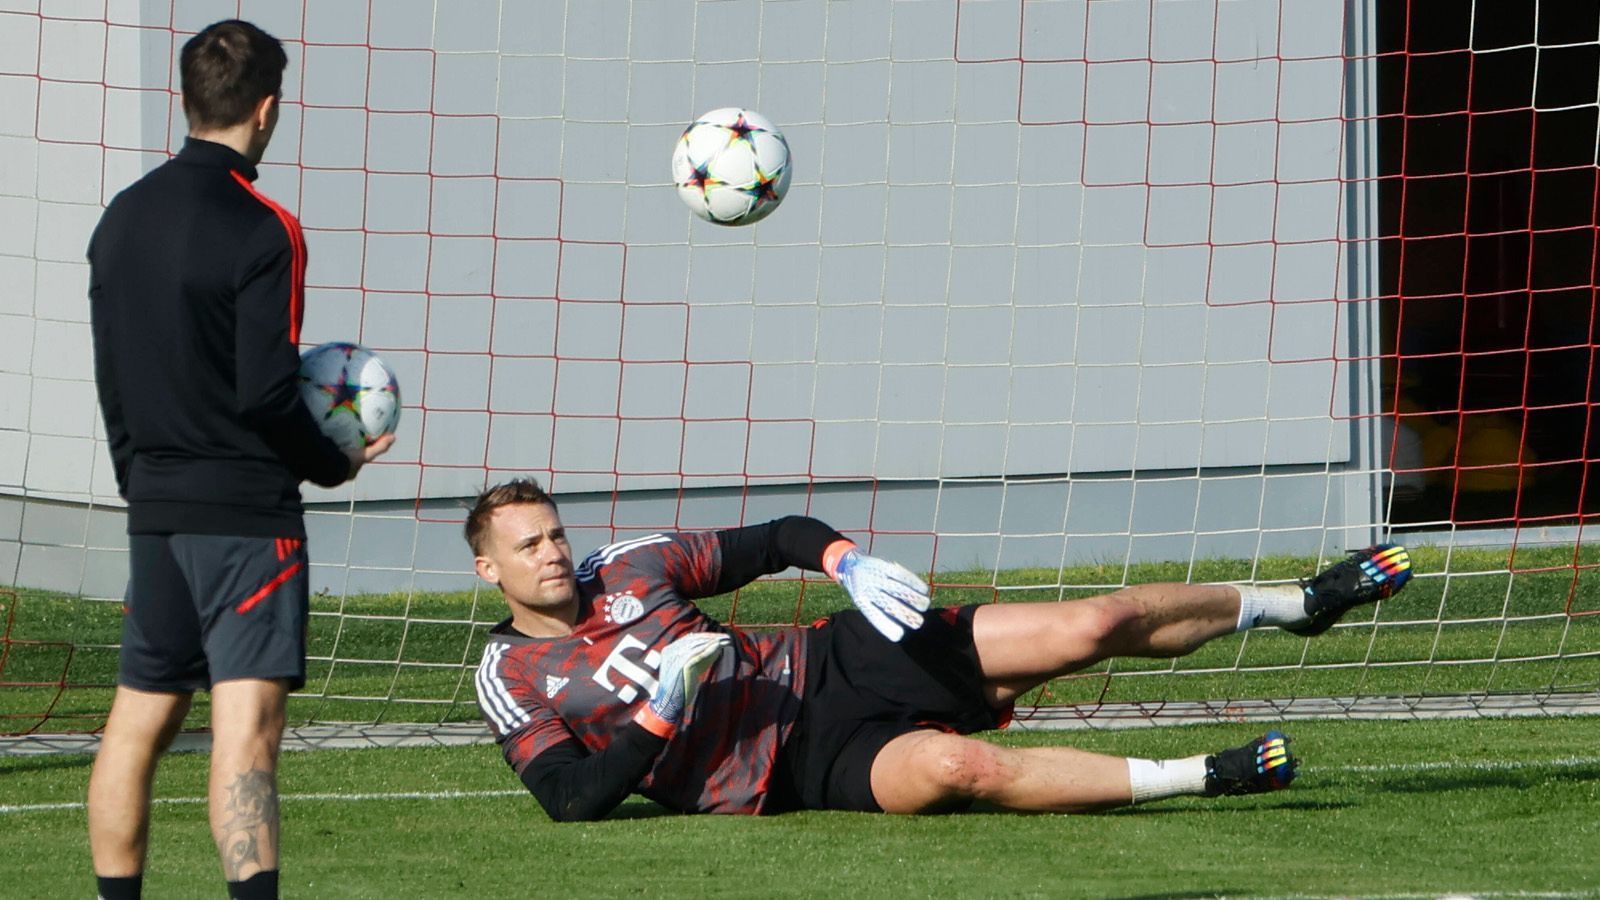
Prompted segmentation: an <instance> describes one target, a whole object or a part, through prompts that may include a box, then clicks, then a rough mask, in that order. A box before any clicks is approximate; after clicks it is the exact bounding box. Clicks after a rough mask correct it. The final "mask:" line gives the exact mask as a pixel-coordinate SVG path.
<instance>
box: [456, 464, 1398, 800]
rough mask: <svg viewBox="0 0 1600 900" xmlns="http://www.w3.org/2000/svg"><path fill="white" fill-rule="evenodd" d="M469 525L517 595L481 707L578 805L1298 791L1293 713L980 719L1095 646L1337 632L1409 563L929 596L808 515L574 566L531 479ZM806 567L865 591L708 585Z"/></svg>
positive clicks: (1161, 652)
mask: <svg viewBox="0 0 1600 900" xmlns="http://www.w3.org/2000/svg"><path fill="white" fill-rule="evenodd" d="M466 537H467V542H468V544H470V545H471V547H472V551H473V554H474V556H475V557H476V567H477V571H478V574H479V576H481V577H482V578H483V579H484V580H486V581H488V582H490V583H492V584H494V585H496V586H498V587H499V588H500V591H501V593H502V594H503V595H504V596H505V599H506V602H507V604H508V605H509V606H510V608H511V616H510V617H509V618H507V619H506V620H505V621H503V622H501V623H500V624H498V625H496V626H495V627H494V628H493V629H491V632H490V638H489V643H488V645H487V646H486V647H485V648H484V653H483V661H482V663H481V664H480V666H479V668H478V673H477V690H478V704H479V706H480V707H481V708H482V710H483V713H484V716H485V718H486V719H488V721H489V724H490V726H491V727H492V728H493V730H494V734H495V737H496V739H497V740H498V741H499V742H500V744H501V748H502V750H503V752H504V754H505V759H506V762H507V763H509V764H510V765H511V767H512V768H513V769H515V770H516V772H517V774H518V776H520V778H521V779H522V782H523V784H525V785H526V786H527V788H528V790H529V791H531V792H532V793H533V795H534V796H535V797H537V798H538V800H539V803H540V804H541V805H542V806H543V807H544V808H545V811H546V812H548V813H549V814H550V816H551V818H554V819H557V820H562V821H566V820H585V819H595V818H599V817H601V816H604V815H606V814H607V813H609V812H610V811H611V810H612V809H614V808H615V807H616V806H617V804H618V803H620V802H622V800H623V798H625V797H626V796H627V795H628V794H630V793H633V792H635V791H637V792H639V793H641V794H644V795H645V796H647V797H650V798H651V799H653V800H656V801H657V802H659V803H661V804H663V805H665V806H667V807H669V808H671V809H674V810H679V811H683V812H727V813H762V812H779V811H783V810H788V809H846V810H873V811H876V810H882V811H887V812H897V813H922V812H937V811H944V810H950V809H959V808H962V807H964V806H966V805H968V804H970V803H971V802H973V801H975V800H981V801H985V802H987V803H991V804H994V805H996V806H1000V807H1003V808H1006V809H1013V810H1034V811H1056V812H1083V811H1089V810H1096V809H1105V808H1108V807H1114V806H1121V805H1125V804H1128V803H1138V802H1142V801H1145V800H1155V799H1159V798H1162V797H1171V796H1177V795H1182V794H1202V795H1207V796H1216V795H1221V794H1250V793H1257V792H1261V791H1268V790H1274V789H1277V788H1282V787H1287V786H1288V784H1289V782H1290V781H1291V780H1293V778H1294V774H1295V767H1296V765H1297V763H1296V761H1295V759H1294V757H1293V755H1292V754H1290V752H1289V750H1288V747H1287V744H1288V738H1286V737H1284V736H1283V735H1282V734H1279V733H1278V732H1269V733H1268V734H1267V735H1265V736H1264V737H1261V738H1259V739H1257V740H1254V741H1251V742H1250V743H1248V744H1245V745H1244V746H1242V747H1238V748H1235V749H1231V750H1223V751H1221V752H1219V753H1215V754H1202V755H1199V756H1192V757H1188V758H1186V759H1172V760H1162V761H1155V760H1144V759H1124V758H1121V757H1112V756H1104V755H1101V754H1097V753H1087V752H1084V751H1081V750H1074V749H1071V748H1067V747H1042V748H1033V749H1023V750H1015V749H1007V748H1004V747H999V746H996V745H994V744H991V743H988V742H986V741H981V740H977V739H974V738H969V737H965V736H964V735H967V734H970V733H972V732H975V731H982V730H985V729H990V728H996V727H999V726H1001V725H1003V724H1004V723H1005V722H1006V721H1007V719H1008V718H1009V716H1010V711H1011V705H1012V704H1013V703H1014V702H1015V701H1016V699H1017V698H1018V697H1019V696H1021V695H1022V694H1023V693H1025V692H1026V691H1028V690H1030V689H1032V688H1034V687H1036V686H1038V685H1039V684H1042V683H1043V682H1045V681H1047V680H1049V679H1051V678H1054V677H1056V676H1058V675H1063V674H1066V673H1068V672H1074V671H1078V670H1080V669H1083V668H1085V667H1088V666H1090V665H1093V664H1094V663H1096V662H1099V661H1100V660H1103V659H1107V658H1109V657H1112V656H1146V657H1172V656H1182V655H1184V654H1186V653H1189V652H1191V651H1193V650H1195V649H1196V648H1198V647H1199V646H1200V645H1202V644H1204V643H1205V642H1206V641H1209V640H1211V639H1212V638H1215V637H1218V636H1220V635H1223V634H1229V633H1232V632H1234V631H1241V630H1244V629H1246V628H1253V627H1256V626H1267V625H1276V626H1280V627H1283V628H1287V629H1288V630H1290V631H1292V632H1294V633H1297V634H1304V635H1315V634H1320V633H1322V632H1324V631H1326V630H1327V629H1328V628H1330V627H1332V625H1333V624H1334V622H1336V621H1337V620H1338V619H1339V618H1340V617H1341V616H1342V615H1343V614H1344V613H1345V612H1346V611H1347V610H1349V609H1350V608H1352V607H1354V606H1357V605H1360V604H1364V603H1372V602H1374V601H1377V600H1380V599H1382V598H1385V597H1388V596H1390V595H1391V594H1393V593H1394V592H1395V591H1397V590H1399V589H1400V588H1401V587H1403V586H1404V585H1405V584H1406V582H1407V581H1408V580H1409V579H1410V577H1411V562H1410V559H1409V557H1408V556H1407V554H1406V551H1405V549H1404V548H1402V547H1398V546H1389V545H1384V546H1379V547H1373V548H1370V549H1368V550H1362V551H1359V552H1356V553H1353V554H1351V555H1350V557H1349V558H1348V559H1346V560H1343V561H1341V562H1339V563H1336V564H1334V565H1333V566H1331V567H1330V568H1328V569H1327V570H1325V571H1324V572H1322V573H1321V574H1319V575H1317V576H1316V577H1315V578H1312V579H1310V580H1309V581H1307V582H1305V583H1304V584H1303V585H1280V586H1275V587H1265V586H1255V585H1242V586H1237V587H1236V586H1230V585H1187V584H1148V585H1137V586H1134V587H1129V588H1124V589H1123V590H1120V591H1117V592H1116V593H1114V594H1108V595H1105V596H1101V597H1092V598H1088V599H1084V600H1073V601H1068V602H1063V603H1027V604H1021V603H1019V604H990V605H980V606H967V607H960V608H951V609H935V610H932V611H931V612H930V611H928V605H929V600H928V589H927V586H926V585H925V584H923V583H922V581H921V580H920V579H918V578H917V577H916V576H915V575H913V574H911V573H910V572H908V571H906V570H905V569H904V568H901V567H900V566H898V565H895V564H893V563H888V562H885V561H883V560H880V559H876V558H874V557H871V556H867V555H865V554H863V553H862V552H861V551H860V550H859V549H857V548H856V547H855V545H854V544H852V543H851V542H850V541H848V540H846V539H844V538H843V537H841V536H840V535H839V533H838V532H836V531H834V530H833V529H832V528H829V527H828V526H827V525H824V524H822V523H821V522H819V521H817V520H815V519H809V518H801V517H797V516H791V517H788V518H784V519H779V520H777V521H774V522H769V523H767V524H765V525H755V526H750V527H745V528H734V529H728V530H724V531H717V532H698V533H682V534H655V535H650V536H648V537H641V538H635V539H633V540H629V541H622V542H620V543H616V544H612V545H610V546H607V547H602V548H601V549H599V550H597V551H595V552H594V553H592V554H590V555H589V556H588V557H587V558H586V559H584V561H583V563H582V564H581V565H579V566H578V567H577V568H576V569H574V568H573V563H572V550H571V547H570V546H569V545H568V543H567V537H566V532H565V530H564V529H563V527H562V524H561V517H560V515H559V513H558V512H557V511H556V505H555V501H554V500H552V499H551V498H550V497H549V495H547V494H546V493H545V492H544V491H543V490H542V489H540V487H539V486H538V484H537V483H535V482H533V481H512V482H509V483H507V484H502V485H499V486H497V487H493V488H490V489H488V490H486V491H484V492H483V493H482V494H481V495H479V497H478V499H477V502H476V504H475V505H474V506H473V508H472V511H471V513H470V514H469V515H468V517H467V522H466ZM790 566H797V567H800V568H804V569H810V570H813V571H822V572H826V573H828V575H830V576H831V577H832V578H833V579H834V580H835V581H837V582H839V583H840V584H841V585H842V586H843V587H844V589H845V591H846V593H848V594H849V595H850V598H851V600H852V601H854V603H855V605H856V606H857V607H858V609H855V610H845V611H843V612H839V613H835V614H834V615H832V616H830V617H828V618H827V619H826V620H824V621H822V622H819V623H817V624H816V625H813V626H811V627H809V628H783V629H777V630H773V631H762V632H745V631H742V630H740V629H738V628H731V627H728V626H726V625H722V624H721V623H718V622H716V621H715V620H713V619H711V618H710V617H708V616H707V615H705V614H704V613H703V612H701V611H700V610H699V609H698V608H697V607H696V606H695V605H694V604H693V603H692V602H691V601H693V600H695V599H696V598H700V597H709V596H712V595H715V594H721V593H725V592H727V591H732V590H735V589H737V588H739V587H741V586H743V585H745V584H747V583H749V582H750V581H752V580H753V579H755V578H756V577H758V576H760V575H763V574H768V573H773V572H779V571H782V570H783V569H785V568H788V567H790ZM925 613H926V614H925Z"/></svg>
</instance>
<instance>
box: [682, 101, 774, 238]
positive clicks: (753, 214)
mask: <svg viewBox="0 0 1600 900" xmlns="http://www.w3.org/2000/svg"><path fill="white" fill-rule="evenodd" d="M789 175H790V167H789V143H788V142H787V141H785V140H784V139H783V133H782V132H780V131H778V129H777V128H776V127H775V126H774V125H773V124H772V123H771V122H770V121H768V120H767V118H766V117H765V116H763V115H761V114H760V113H758V112H755V111H753V110H748V109H740V108H738V107H733V106H729V107H724V108H722V109H713V110H712V111H710V112H708V113H706V114H705V115H703V116H701V117H700V118H698V119H695V120H694V122H693V123H692V124H691V125H690V126H689V127H688V128H686V129H684V132H683V136H682V137H680V138H679V139H678V146H677V149H675V150H674V151H673V153H672V180H673V181H674V182H675V183H676V184H677V186H678V197H679V198H681V199H682V200H683V202H684V203H685V204H686V205H687V206H688V207H689V209H690V210H692V211H693V212H694V214H695V215H697V216H699V217H700V218H702V219H705V220H706V221H707V222H715V223H716V224H718V225H749V224H751V223H753V222H759V221H761V220H762V219H764V218H766V217H767V216H769V215H771V214H772V211H773V210H775V209H777V208H778V204H779V203H782V202H783V196H784V194H786V193H788V192H789Z"/></svg>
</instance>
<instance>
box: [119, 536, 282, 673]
mask: <svg viewBox="0 0 1600 900" xmlns="http://www.w3.org/2000/svg"><path fill="white" fill-rule="evenodd" d="M128 549H129V557H130V558H129V573H128V590H127V594H126V595H125V599H124V601H123V613H124V615H123V618H122V653H121V658H120V660H119V666H118V673H117V683H118V684H124V685H127V686H128V687H131V688H138V689H139V690H144V691H157V692H161V693H188V692H191V691H195V690H200V689H204V688H209V687H210V686H211V685H213V684H215V683H216V682H219V681H230V680H233V679H237V678H263V679H275V678H286V679H288V680H289V682H290V686H291V689H293V688H299V687H300V686H301V685H303V684H305V681H306V616H307V610H308V606H309V601H310V596H309V593H308V585H309V584H310V579H309V577H308V573H307V571H306V570H307V567H308V563H307V560H306V548H305V541H303V540H301V539H299V538H259V537H231V536H225V535H213V534H130V535H128Z"/></svg>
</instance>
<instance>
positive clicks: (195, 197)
mask: <svg viewBox="0 0 1600 900" xmlns="http://www.w3.org/2000/svg"><path fill="white" fill-rule="evenodd" d="M255 178H256V170H255V167H254V166H252V165H251V164H250V162H249V161H248V160H246V159H245V158H244V157H243V156H241V155H239V154H238V153H237V152H235V151H234V150H233V149H232V148H229V147H225V146H223V145H221V144H216V143H212V142H210V141H201V140H196V139H194V138H190V139H189V140H187V141H186V142H185V143H184V145H183V150H182V151H181V152H180V153H178V155H177V156H176V157H174V158H173V159H171V160H169V161H168V162H166V163H164V164H163V165H161V166H160V167H158V168H156V169H155V170H153V171H151V172H150V173H149V174H147V175H145V176H144V177H143V178H141V179H139V181H137V182H135V183H134V184H133V185H132V186H131V187H129V188H128V189H126V190H124V191H123V192H122V193H120V194H118V195H117V197H116V199H114V200H112V201H111V205H110V206H108V207H107V208H106V211H105V214H104V215H103V216H102V217H101V219H100V224H99V226H98V227H97V228H96V229H95V232H94V237H93V238H92V239H91V240H90V242H89V310H90V319H91V322H92V323H93V331H94V363H95V381H96V384H97V386H98V388H99V392H100V406H101V410H102V411H103V413H104V415H105V425H106V436H107V438H108V439H109V440H110V442H111V460H112V464H113V466H114V467H115V470H116V476H117V489H118V491H119V492H120V493H121V494H122V496H123V498H124V499H126V500H127V501H128V531H129V533H131V534H168V533H175V532H188V533H197V534H231V535H249V536H262V537H304V536H305V523H304V517H303V515H302V512H303V510H302V507H301V505H300V482H301V481H302V480H303V479H310V480H312V481H314V482H316V483H317V484H321V485H325V486H330V487H331V486H333V485H336V484H339V483H340V482H342V481H344V480H345V479H346V478H347V477H349V471H350V462H349V459H348V458H347V457H346V456H345V455H344V453H343V452H342V451H341V450H339V448H338V447H337V446H335V445H334V443H333V442H332V441H330V440H329V439H328V438H327V437H325V436H323V434H322V433H321V431H319V430H318V428H317V424H316V421H315V420H314V419H313V418H312V416H311V413H310V412H309V411H308V410H307V409H306V407H305V404H303V403H302V402H301V400H300V395H299V385H298V382H297V378H296V376H297V373H298V372H299V366H300V355H299V351H298V347H297V344H298V341H299V339H300V320H301V317H302V315H303V312H304V306H303V305H304V298H305V271H306V249H305V238H304V237H303V236H302V234H301V232H300V223H299V222H298V221H296V220H295V218H294V216H292V215H290V214H289V213H288V212H287V211H285V210H284V209H283V208H282V207H280V206H278V205H277V204H275V203H273V202H272V201H271V200H268V199H267V198H266V197H264V196H262V195H261V194H258V193H256V190H255V188H254V187H252V185H251V182H253V181H254V180H255Z"/></svg>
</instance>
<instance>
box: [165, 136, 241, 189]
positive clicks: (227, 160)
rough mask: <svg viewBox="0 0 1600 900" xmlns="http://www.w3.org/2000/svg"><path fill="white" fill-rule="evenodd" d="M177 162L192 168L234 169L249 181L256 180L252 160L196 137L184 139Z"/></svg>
mask: <svg viewBox="0 0 1600 900" xmlns="http://www.w3.org/2000/svg"><path fill="white" fill-rule="evenodd" d="M177 160H178V162H181V163H186V164H188V165H191V166H214V167H216V168H219V169H232V170H233V171H235V172H238V173H239V174H240V175H243V176H244V177H245V178H246V179H247V180H249V181H255V180H256V167H255V166H252V165H250V160H248V159H245V158H244V156H243V154H241V153H240V152H239V151H237V150H235V149H233V148H232V147H229V146H227V145H226V144H219V143H217V142H215V141H207V140H201V139H200V138H194V137H190V138H184V139H183V149H182V150H179V151H178V156H177Z"/></svg>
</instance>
